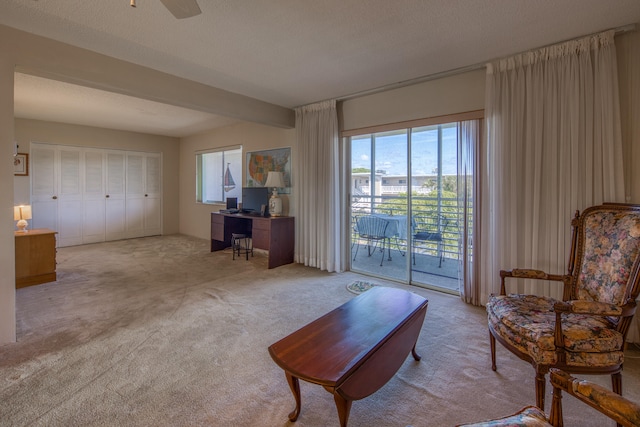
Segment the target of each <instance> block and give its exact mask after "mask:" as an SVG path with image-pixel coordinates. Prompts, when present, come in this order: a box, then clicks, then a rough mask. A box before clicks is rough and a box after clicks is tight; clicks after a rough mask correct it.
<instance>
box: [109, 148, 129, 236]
mask: <svg viewBox="0 0 640 427" xmlns="http://www.w3.org/2000/svg"><path fill="white" fill-rule="evenodd" d="M106 156H107V174H106V185H107V193H106V195H105V201H106V210H105V211H106V221H105V224H106V240H121V239H126V238H127V228H126V225H127V221H126V215H127V211H126V209H125V203H126V200H125V192H126V188H125V177H126V168H125V164H126V155H125V153H123V152H115V151H113V152H112V151H110V152H107V155H106Z"/></svg>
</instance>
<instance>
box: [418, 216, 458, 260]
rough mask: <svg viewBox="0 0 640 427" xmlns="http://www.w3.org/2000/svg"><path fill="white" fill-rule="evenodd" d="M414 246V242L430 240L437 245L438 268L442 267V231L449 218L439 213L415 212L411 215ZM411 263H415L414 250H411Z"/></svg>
mask: <svg viewBox="0 0 640 427" xmlns="http://www.w3.org/2000/svg"><path fill="white" fill-rule="evenodd" d="M413 223H414V232H413V241H414V246H415V243H416V242H427V243H429V242H432V243H435V244H436V245H437V248H436V249H437V253H438V257H439V258H440V260H439V263H438V268H440V267H442V261H444V250H443V249H444V248H443V243H444V233H445V231H446V230H447V226H448V225H449V219H448V218H447V217H446V216H444V215H441V214H437V213H432V214H417V215H414V217H413ZM413 265H416V251H415V250H414V251H413Z"/></svg>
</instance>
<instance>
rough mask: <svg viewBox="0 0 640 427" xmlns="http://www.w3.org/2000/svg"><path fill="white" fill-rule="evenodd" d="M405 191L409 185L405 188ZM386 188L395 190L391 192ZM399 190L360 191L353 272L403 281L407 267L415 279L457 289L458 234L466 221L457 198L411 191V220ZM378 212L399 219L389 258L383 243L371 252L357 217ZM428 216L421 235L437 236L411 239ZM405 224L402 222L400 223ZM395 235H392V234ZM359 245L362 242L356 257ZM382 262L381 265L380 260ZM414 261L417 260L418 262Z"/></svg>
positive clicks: (353, 228) (355, 207)
mask: <svg viewBox="0 0 640 427" xmlns="http://www.w3.org/2000/svg"><path fill="white" fill-rule="evenodd" d="M404 189H405V191H406V187H405V188H404ZM385 190H393V193H395V194H389V193H388V192H387V191H385ZM398 190H399V189H398V188H395V187H394V188H393V189H386V188H384V189H383V195H380V196H374V197H372V196H369V195H366V194H357V195H353V196H352V200H351V209H352V210H351V214H352V225H351V242H352V246H351V247H352V254H351V260H352V261H351V263H352V270H354V271H358V272H363V273H366V274H371V275H373V276H380V277H384V278H389V279H396V280H399V281H406V280H407V278H408V271H409V270H410V272H411V283H414V284H417V285H423V286H426V287H434V288H438V289H442V290H444V291H447V292H451V293H456V294H457V293H458V286H459V285H458V277H459V270H460V256H459V236H460V224H461V221H462V215H461V212H460V211H459V209H458V205H457V199H455V198H442V197H441V198H439V199H438V198H434V197H428V196H425V195H422V194H420V193H418V192H413V195H412V196H411V203H412V211H411V215H412V217H411V219H407V204H408V203H407V198H406V193H405V195H402V194H398ZM371 214H373V215H377V216H382V217H383V218H385V219H387V220H390V221H397V224H394V225H393V231H392V232H391V233H389V239H388V240H387V241H386V242H385V243H386V244H387V246H388V244H389V243H390V246H391V252H390V255H391V261H389V260H388V256H389V253H388V250H387V249H385V256H384V259H382V253H381V252H380V244H378V246H377V247H376V248H375V251H374V253H373V254H372V255H371V256H368V251H367V241H366V240H365V239H363V238H361V237H360V236H359V234H358V232H357V226H356V220H357V218H358V217H359V216H361V215H371ZM423 215H426V216H428V217H430V218H437V219H434V220H432V221H433V223H432V224H431V225H429V227H431V228H430V229H429V231H428V232H426V233H423V234H422V237H423V238H424V237H434V236H435V235H436V233H438V234H437V238H435V240H430V239H426V238H425V239H424V240H417V239H416V240H414V241H413V243H412V244H410V243H409V239H412V236H414V234H415V232H416V231H417V230H418V226H419V224H418V222H419V220H418V218H420V217H421V216H423ZM402 223H404V224H402ZM392 235H393V236H392ZM356 245H360V247H359V250H358V253H357V256H356V259H355V260H354V259H353V258H354V254H355V251H356V249H357V248H356ZM381 261H382V265H380V264H381ZM414 262H415V263H414Z"/></svg>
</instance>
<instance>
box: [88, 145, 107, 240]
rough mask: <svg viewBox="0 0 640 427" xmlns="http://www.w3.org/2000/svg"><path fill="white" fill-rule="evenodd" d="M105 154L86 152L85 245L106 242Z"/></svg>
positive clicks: (93, 151)
mask: <svg viewBox="0 0 640 427" xmlns="http://www.w3.org/2000/svg"><path fill="white" fill-rule="evenodd" d="M104 157H105V155H104V153H103V152H102V151H98V150H86V151H85V152H84V180H83V184H84V209H83V229H82V242H83V243H97V242H104V240H105V165H104V163H105V162H104Z"/></svg>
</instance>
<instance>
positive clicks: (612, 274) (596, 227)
mask: <svg viewBox="0 0 640 427" xmlns="http://www.w3.org/2000/svg"><path fill="white" fill-rule="evenodd" d="M584 221H585V224H584V229H585V236H584V237H585V242H584V248H585V252H584V256H583V259H582V265H580V266H578V268H579V272H580V273H579V275H578V278H577V280H576V283H575V287H576V289H575V290H574V294H575V297H576V298H577V299H582V300H588V301H599V302H608V303H612V304H616V305H620V304H622V303H623V299H624V296H625V291H626V288H627V282H628V281H629V276H630V274H631V271H632V270H633V264H634V262H635V260H636V258H637V257H638V253H640V218H639V217H638V215H637V213H636V212H628V211H617V210H612V211H601V210H598V211H594V212H593V213H591V214H589V215H588V216H586V217H585V219H584Z"/></svg>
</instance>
